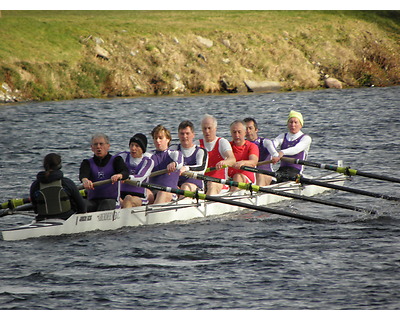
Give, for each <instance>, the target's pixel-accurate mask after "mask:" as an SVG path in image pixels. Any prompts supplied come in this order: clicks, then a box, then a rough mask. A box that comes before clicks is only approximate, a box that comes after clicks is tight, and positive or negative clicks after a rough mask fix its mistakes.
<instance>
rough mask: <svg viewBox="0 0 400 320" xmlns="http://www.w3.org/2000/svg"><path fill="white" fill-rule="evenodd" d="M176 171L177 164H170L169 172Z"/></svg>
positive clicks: (168, 166)
mask: <svg viewBox="0 0 400 320" xmlns="http://www.w3.org/2000/svg"><path fill="white" fill-rule="evenodd" d="M175 170H176V162H175V161H174V162H170V163H168V165H167V171H168V173H171V172H174V171H175Z"/></svg>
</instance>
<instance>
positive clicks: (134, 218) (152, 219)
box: [1, 173, 346, 241]
mask: <svg viewBox="0 0 400 320" xmlns="http://www.w3.org/2000/svg"><path fill="white" fill-rule="evenodd" d="M315 180H319V181H324V182H327V183H331V184H335V185H344V182H345V180H346V177H345V176H343V175H342V174H339V173H332V174H328V175H324V176H321V177H318V178H315ZM268 188H273V189H274V190H279V191H285V192H288V193H292V194H298V195H304V196H309V197H310V196H315V195H317V194H320V193H323V192H325V191H328V190H330V189H328V188H325V187H321V186H317V185H303V184H300V183H297V182H293V181H288V182H282V183H278V184H273V185H271V186H268ZM220 197H221V198H229V199H232V200H235V201H236V202H240V203H245V204H253V205H256V206H267V205H270V204H274V203H277V202H280V201H284V200H288V198H286V197H282V196H278V195H275V194H270V193H254V192H253V193H250V192H249V191H245V190H240V191H238V192H234V193H226V194H225V195H222V196H220ZM238 210H243V208H240V207H237V206H233V205H229V204H226V203H221V202H214V201H208V200H198V199H197V200H196V199H191V198H184V199H181V200H178V201H174V202H171V203H166V204H159V205H147V206H141V207H133V208H122V209H114V210H108V211H98V212H89V213H80V214H73V215H72V216H71V217H70V218H68V220H61V219H47V220H44V221H40V222H36V221H32V222H31V223H29V224H26V225H22V226H17V227H14V228H10V229H6V230H2V231H1V236H2V238H3V240H6V241H12V240H23V239H28V238H37V237H43V236H59V235H65V234H76V233H84V232H89V231H97V230H103V231H105V230H116V229H120V228H123V227H137V226H143V225H154V224H164V223H170V222H175V221H186V220H195V219H204V218H207V217H210V216H216V215H223V214H227V213H232V212H237V211H238Z"/></svg>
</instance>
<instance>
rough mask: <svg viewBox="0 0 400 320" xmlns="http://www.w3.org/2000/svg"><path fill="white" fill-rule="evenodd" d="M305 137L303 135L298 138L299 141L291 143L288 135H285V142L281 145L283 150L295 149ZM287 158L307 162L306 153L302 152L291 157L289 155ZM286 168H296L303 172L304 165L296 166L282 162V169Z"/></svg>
mask: <svg viewBox="0 0 400 320" xmlns="http://www.w3.org/2000/svg"><path fill="white" fill-rule="evenodd" d="M304 136H305V134H302V135H301V136H300V137H298V138H297V139H295V140H293V141H289V140H288V139H287V133H285V137H284V139H283V142H282V144H281V150H284V149H287V148H291V147H294V146H295V145H296V144H298V143H299V142H300V140H301V139H302V138H303V137H304ZM285 157H287V158H292V159H299V160H305V159H306V152H305V151H301V152H299V153H298V154H295V155H292V156H289V155H285ZM285 167H290V168H295V169H296V170H298V171H299V172H301V171H303V165H301V164H294V163H290V162H285V161H284V162H281V165H280V168H285Z"/></svg>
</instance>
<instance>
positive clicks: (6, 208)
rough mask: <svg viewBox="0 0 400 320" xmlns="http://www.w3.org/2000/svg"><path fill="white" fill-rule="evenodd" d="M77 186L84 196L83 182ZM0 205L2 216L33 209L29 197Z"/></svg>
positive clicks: (108, 181) (97, 185) (99, 184)
mask: <svg viewBox="0 0 400 320" xmlns="http://www.w3.org/2000/svg"><path fill="white" fill-rule="evenodd" d="M107 183H111V179H106V180H101V181H96V182H93V186H94V187H99V186H102V185H105V184H107ZM77 187H78V190H80V194H81V195H82V196H85V190H84V187H83V184H81V185H79V186H77ZM1 207H2V209H3V210H1V211H0V217H4V216H6V215H12V214H13V213H15V212H18V211H29V210H32V209H33V205H32V203H31V199H30V198H24V199H10V200H8V201H6V202H3V203H2V204H1Z"/></svg>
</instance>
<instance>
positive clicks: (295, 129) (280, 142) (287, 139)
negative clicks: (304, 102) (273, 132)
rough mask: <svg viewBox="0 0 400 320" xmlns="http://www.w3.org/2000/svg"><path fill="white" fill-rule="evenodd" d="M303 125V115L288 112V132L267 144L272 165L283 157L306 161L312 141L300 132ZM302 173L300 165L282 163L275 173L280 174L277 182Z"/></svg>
mask: <svg viewBox="0 0 400 320" xmlns="http://www.w3.org/2000/svg"><path fill="white" fill-rule="evenodd" d="M303 124H304V121H303V115H302V114H301V113H300V112H297V111H294V110H292V111H290V113H289V116H288V119H287V127H288V129H289V132H287V133H282V134H280V135H279V136H277V137H276V138H275V139H273V140H272V141H271V142H270V143H268V144H267V145H268V150H269V152H270V153H271V155H272V161H273V163H277V162H278V161H280V159H281V158H282V157H283V156H284V157H288V158H294V159H300V160H306V159H307V155H308V151H309V150H310V145H311V142H312V139H311V137H310V136H309V135H307V134H304V133H303V132H302V131H301V129H302V128H303ZM278 150H279V151H278ZM302 172H303V166H302V165H300V164H293V163H288V162H284V161H282V162H281V163H280V167H279V169H278V170H277V173H280V174H281V177H278V182H279V181H283V180H285V176H294V175H296V174H301V173H302Z"/></svg>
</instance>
